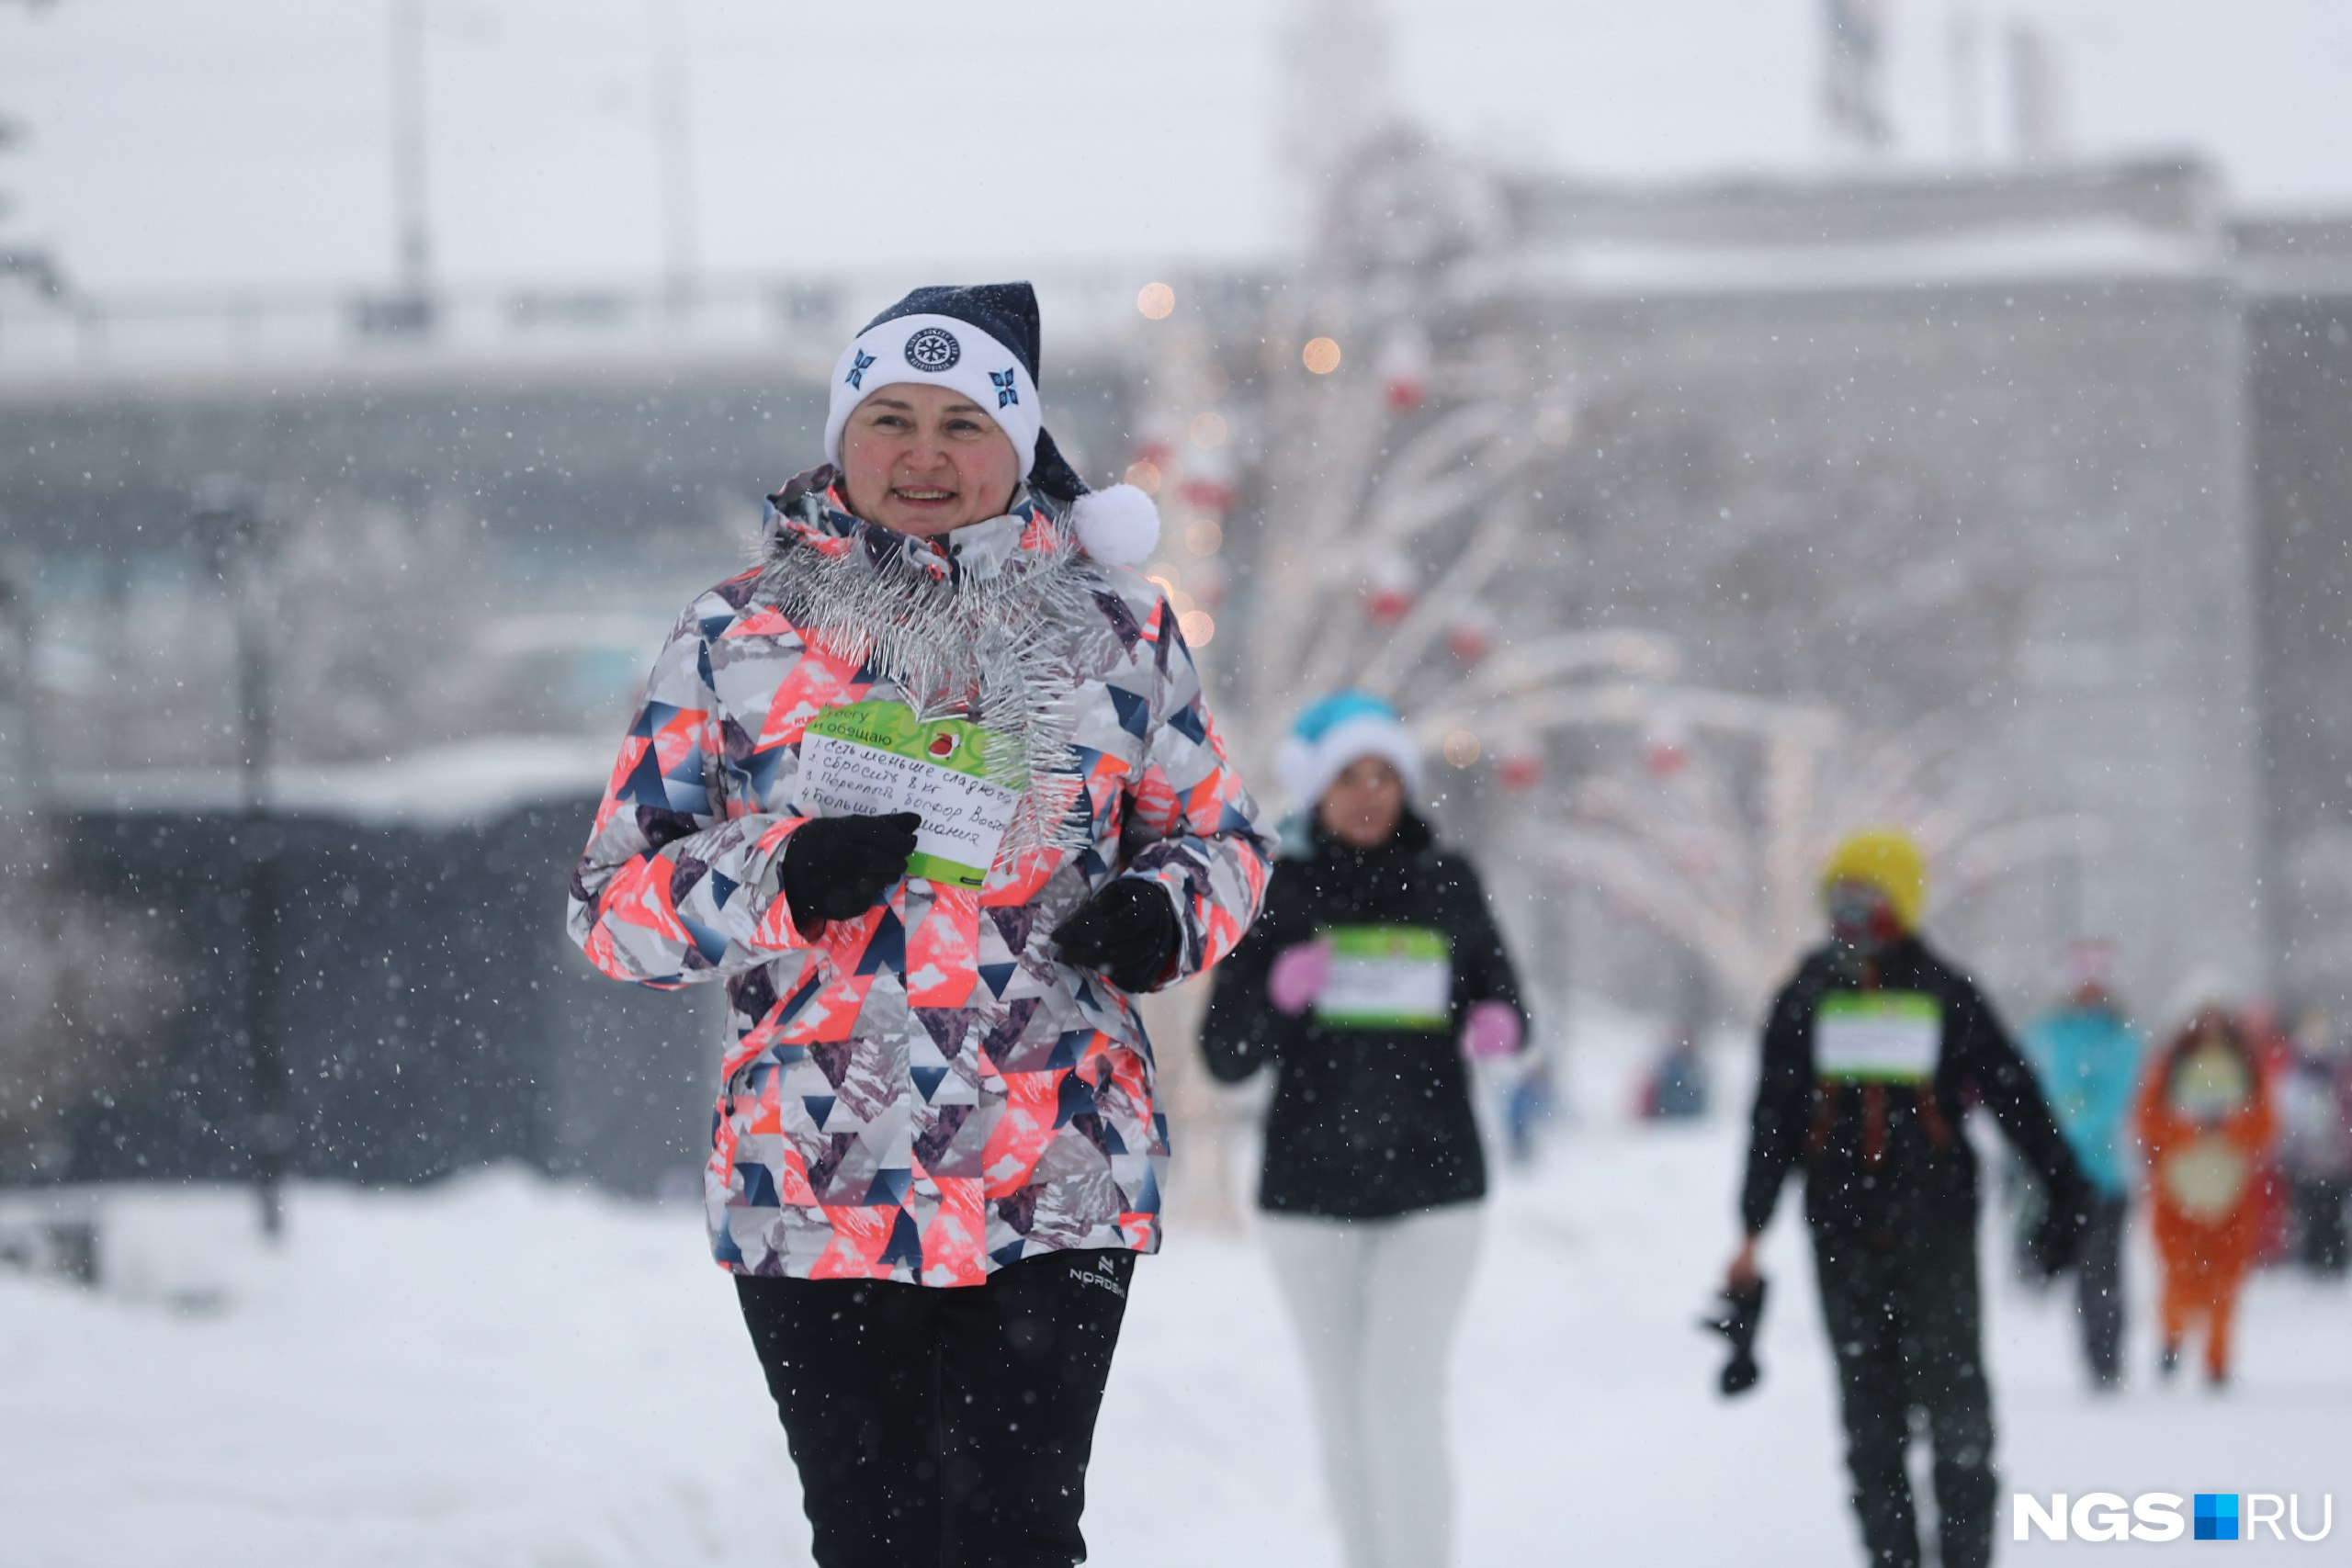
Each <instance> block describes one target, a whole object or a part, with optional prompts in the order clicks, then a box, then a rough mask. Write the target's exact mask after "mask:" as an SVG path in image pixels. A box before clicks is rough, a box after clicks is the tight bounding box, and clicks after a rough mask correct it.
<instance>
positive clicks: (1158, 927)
mask: <svg viewBox="0 0 2352 1568" xmlns="http://www.w3.org/2000/svg"><path fill="white" fill-rule="evenodd" d="M1183 940H1184V928H1183V927H1182V926H1181V925H1179V924H1177V922H1176V904H1175V900H1173V899H1172V898H1170V897H1169V896H1168V889H1166V888H1165V887H1162V886H1160V885H1159V883H1157V882H1152V881H1149V880H1148V879H1146V878H1144V877H1139V876H1114V877H1113V878H1112V879H1111V880H1110V881H1108V882H1106V883H1104V884H1103V886H1100V887H1098V888H1096V889H1095V890H1094V894H1093V896H1092V897H1090V898H1088V899H1087V901H1086V902H1085V903H1083V904H1081V905H1080V906H1079V907H1078V908H1077V910H1076V911H1075V912H1074V913H1072V914H1071V915H1070V916H1069V919H1065V920H1063V921H1062V923H1061V924H1060V925H1057V926H1056V927H1055V928H1054V942H1055V945H1057V947H1059V948H1060V949H1061V955H1062V962H1063V963H1065V964H1075V965H1077V966H1078V967H1079V968H1080V969H1091V970H1093V971H1094V972H1095V973H1097V974H1099V975H1101V976H1103V978H1105V979H1107V980H1109V981H1110V982H1111V984H1113V985H1114V986H1116V987H1119V989H1121V990H1123V991H1128V992H1139V991H1148V990H1149V989H1151V988H1152V987H1154V986H1155V985H1157V984H1159V978H1160V976H1163V975H1165V974H1166V973H1167V972H1168V966H1169V965H1170V964H1172V963H1174V962H1175V961H1176V949H1177V947H1178V945H1179V944H1180V943H1182V942H1183Z"/></svg>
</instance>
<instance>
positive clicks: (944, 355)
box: [907, 327, 1004, 408]
mask: <svg viewBox="0 0 2352 1568" xmlns="http://www.w3.org/2000/svg"><path fill="white" fill-rule="evenodd" d="M963 357H964V345H963V344H959V343H957V342H956V334H955V333H951V332H949V331H948V330H947V329H946V328H945V327H925V328H923V329H922V331H921V332H919V333H915V335H914V336H912V337H910V338H909V339H908V340H907V363H908V364H910V365H911V366H913V367H915V368H916V369H918V370H928V371H931V372H932V373H933V374H934V375H936V374H937V373H938V372H940V371H942V370H953V369H955V368H956V361H957V360H959V359H961V358H963ZM1003 406H1004V405H1003V404H1002V403H999V404H998V405H997V407H999V408H1002V407H1003Z"/></svg>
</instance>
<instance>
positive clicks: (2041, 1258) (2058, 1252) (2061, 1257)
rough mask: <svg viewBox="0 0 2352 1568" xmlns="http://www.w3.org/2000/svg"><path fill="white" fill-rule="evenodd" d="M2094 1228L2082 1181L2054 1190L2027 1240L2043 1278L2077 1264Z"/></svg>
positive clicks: (2035, 1265) (2088, 1201) (2087, 1196)
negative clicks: (2038, 1222)
mask: <svg viewBox="0 0 2352 1568" xmlns="http://www.w3.org/2000/svg"><path fill="white" fill-rule="evenodd" d="M2090 1228H2091V1210H2090V1190H2089V1189H2088V1188H2087V1187H2086V1186H2084V1185H2083V1184H2082V1183H2081V1182H2079V1181H2077V1182H2076V1183H2075V1186H2074V1187H2073V1188H2072V1189H2070V1190H2066V1191H2064V1192H2052V1193H2051V1194H2050V1195H2049V1202H2048V1204H2047V1206H2046V1207H2044V1209H2043V1210H2042V1213H2041V1224H2038V1225H2036V1226H2034V1227H2033V1235H2031V1236H2030V1238H2029V1239H2028V1241H2027V1243H2026V1247H2027V1250H2028V1251H2029V1252H2030V1254H2031V1255H2032V1257H2033V1265H2034V1267H2035V1268H2037V1269H2041V1273H2042V1277H2043V1278H2044V1279H2053V1280H2054V1279H2056V1278H2057V1277H2058V1276H2059V1275H2061V1274H2064V1272H2065V1271H2066V1270H2067V1269H2070V1268H2072V1267H2074V1263H2075V1255H2076V1254H2078V1253H2080V1252H2081V1251H2082V1249H2083V1237H2084V1235H2086V1234H2087V1233H2088V1232H2089V1230H2090Z"/></svg>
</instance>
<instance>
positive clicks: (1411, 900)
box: [1202, 692, 1527, 1568]
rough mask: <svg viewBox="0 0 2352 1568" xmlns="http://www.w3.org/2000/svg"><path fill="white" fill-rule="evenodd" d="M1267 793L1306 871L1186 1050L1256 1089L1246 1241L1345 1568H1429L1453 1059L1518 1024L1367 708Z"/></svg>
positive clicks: (1451, 1271) (1458, 1286) (1401, 747)
mask: <svg viewBox="0 0 2352 1568" xmlns="http://www.w3.org/2000/svg"><path fill="white" fill-rule="evenodd" d="M1283 783H1284V784H1285V785H1286V786H1287V787H1288V789H1289V791H1290V794H1291V796H1292V798H1293V800H1294V801H1295V802H1297V803H1299V804H1301V805H1302V806H1303V807H1306V808H1307V810H1306V821H1305V822H1304V824H1303V828H1304V831H1305V840H1306V842H1305V847H1304V852H1303V853H1300V854H1298V855H1296V856H1295V857H1293V856H1291V855H1289V854H1287V853H1286V855H1285V858H1284V859H1283V861H1282V863H1280V864H1279V865H1278V867H1277V868H1276V871H1275V874H1274V877H1273V881H1272V886H1270V887H1269V888H1268V890H1267V894H1266V908H1265V913H1264V914H1263V915H1262V916H1261V918H1260V919H1259V921H1258V924H1257V925H1256V926H1255V927H1254V928H1253V929H1252V930H1251V931H1250V934H1249V935H1248V936H1247V937H1246V938H1244V939H1243V940H1242V942H1241V944H1240V945H1239V946H1238V947H1237V948H1236V949H1235V950H1234V952H1233V955H1232V956H1231V957H1230V958H1228V959H1227V960H1226V962H1225V963H1224V964H1222V965H1220V966H1219V968H1218V969H1217V971H1216V976H1215V977H1214V988H1213V989H1212V991H1211V993H1210V998H1209V1010H1208V1017H1207V1021H1206V1022H1205V1023H1204V1026H1203V1030H1202V1043H1203V1044H1204V1046H1205V1047H1206V1050H1207V1054H1208V1061H1209V1067H1210V1070H1211V1071H1213V1072H1214V1073H1216V1076H1217V1077H1220V1078H1223V1079H1225V1080H1227V1081H1228V1082H1238V1081H1239V1080H1241V1079H1243V1078H1246V1077H1249V1076H1250V1074H1252V1073H1254V1072H1256V1071H1257V1070H1259V1069H1260V1068H1261V1067H1268V1066H1271V1067H1272V1069H1273V1070H1274V1073H1275V1075H1276V1077H1275V1083H1274V1093H1273V1100H1272V1105H1271V1107H1270V1108H1269V1109H1268V1111H1267V1114H1266V1131H1265V1145H1266V1147H1265V1167H1264V1171H1263V1175H1262V1177H1261V1181H1260V1184H1259V1188H1258V1202H1259V1206H1260V1207H1261V1209H1262V1210H1263V1211H1264V1213H1263V1218H1262V1234H1263V1235H1264V1237H1265V1246H1266V1252H1267V1256H1268V1258H1269V1259H1270V1260H1271V1261H1272V1265H1273V1270H1274V1277H1275V1280H1276V1283H1277V1284H1278V1285H1279V1286H1280V1288H1281V1291H1282V1295H1283V1303H1284V1304H1285V1305H1286V1306H1287V1307H1288V1309H1289V1312H1290V1315H1291V1318H1292V1321H1293V1324H1294V1325H1295V1327H1296V1329H1297V1331H1298V1337H1299V1345H1300V1348H1301V1350H1302V1352H1303V1353H1304V1355H1305V1358H1306V1371H1307V1381H1308V1383H1309V1385H1310V1386H1311V1388H1312V1389H1313V1391H1314V1394H1315V1404H1316V1411H1317V1426H1318V1428H1319V1431H1320V1435H1321V1439H1322V1452H1323V1469H1324V1476H1325V1481H1326V1483H1327V1485H1328V1487H1329V1495H1330V1502H1331V1506H1332V1510H1333V1512H1334V1513H1335V1515H1336V1516H1337V1517H1338V1521H1339V1526H1340V1538H1341V1540H1342V1542H1343V1543H1344V1546H1345V1548H1346V1552H1345V1560H1346V1562H1347V1563H1348V1565H1349V1568H1442V1564H1443V1563H1444V1562H1446V1560H1447V1553H1448V1550H1449V1541H1450V1540H1451V1535H1452V1514H1453V1501H1452V1496H1453V1483H1452V1478H1451V1467H1450V1466H1449V1464H1448V1461H1447V1458H1446V1445H1445V1435H1444V1434H1445V1387H1446V1379H1445V1371H1446V1359H1447V1356H1448V1353H1449V1351H1450V1349H1451V1347H1452V1345H1453V1334H1454V1329H1455V1326H1456V1325H1457V1323H1458V1322H1459V1320H1460V1317H1461V1314H1462V1306H1463V1303H1464V1297H1465V1296H1466V1295H1467V1293H1468V1290H1469V1283H1470V1275H1471V1270H1472V1269H1473V1267H1474V1265H1475V1264H1476V1261H1477V1257H1478V1250H1479V1232H1480V1219H1479V1213H1478V1210H1479V1200H1480V1199H1482V1198H1483V1197H1484V1196H1485V1195H1486V1190H1487V1173H1486V1164H1485V1160H1484V1157H1483V1156H1482V1155H1481V1153H1480V1150H1479V1145H1478V1128H1477V1124H1476V1118H1475V1116H1474V1114H1473V1112H1472V1110H1471V1099H1470V1094H1471V1090H1470V1074H1469V1071H1468V1068H1467V1066H1466V1065H1465V1063H1464V1055H1465V1054H1467V1055H1472V1056H1476V1057H1484V1058H1497V1057H1503V1056H1509V1055H1514V1054H1517V1053H1520V1052H1521V1051H1523V1050H1524V1049H1525V1046H1526V1043H1527V1020H1526V1015H1525V1014H1524V1012H1523V1011H1522V1010H1521V1006H1520V1001H1519V984H1518V981H1517V978H1516V977H1515V976H1514V975H1513V974H1512V972H1511V965H1510V958H1509V957H1508V956H1507V955H1506V953H1504V951H1503V942H1502V937H1501V934H1500V933H1499V931H1497V929H1496V926H1495V921H1494V917H1493V915H1492V914H1491V912H1490V911H1489V910H1488V908H1487V900H1486V896H1485V894H1484V893H1483V892H1482V891H1481V889H1480V887H1479V884H1478V878H1477V876H1476V874H1475V873H1474V872H1473V871H1472V869H1471V866H1470V863H1469V862H1468V861H1466V860H1465V859H1464V858H1463V857H1462V856H1461V855H1459V854H1457V853H1453V852H1449V851H1446V850H1443V849H1441V848H1440V847H1439V846H1438V843H1437V840H1436V838H1435V836H1434V835H1433V834H1432V833H1431V832H1430V828H1429V825H1428V823H1427V822H1425V821H1424V820H1423V819H1422V818H1421V817H1420V816H1419V813H1418V812H1417V811H1416V810H1415V809H1414V806H1413V803H1414V802H1415V801H1416V800H1418V799H1419V796H1420V793H1421V761H1420V753H1419V748H1418V747H1417V746H1416V745H1415V743H1414V740H1413V738H1412V735H1411V732H1410V731H1408V729H1407V728H1405V726H1404V725H1403V724H1402V723H1400V722H1399V721H1398V719H1397V716H1396V715H1395V714H1394V713H1393V712H1392V711H1390V709H1389V708H1388V706H1387V705H1386V704H1385V703H1383V702H1381V701H1380V700H1379V699H1377V698H1375V697H1372V696H1369V695H1366V694H1363V693H1360V692H1343V693H1340V694H1338V695H1335V696H1332V697H1329V698H1326V699H1324V700H1323V701H1321V702H1319V703H1317V704H1316V705H1313V706H1311V707H1309V708H1308V709H1307V710H1306V712H1305V713H1304V714H1303V715H1301V716H1300V718H1299V720H1298V724H1297V728H1296V729H1295V732H1294V733H1293V735H1292V737H1291V739H1290V741H1289V743H1288V744H1287V746H1286V747H1285V748H1284V751H1283Z"/></svg>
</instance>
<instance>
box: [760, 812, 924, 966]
mask: <svg viewBox="0 0 2352 1568" xmlns="http://www.w3.org/2000/svg"><path fill="white" fill-rule="evenodd" d="M921 827H922V818H921V817H920V816H918V815H916V814H915V813H914V812H911V811H894V812H892V813H891V814H890V815H889V816H888V817H813V818H809V820H808V821H806V822H803V823H802V824H800V826H799V827H797V828H795V829H793V830H792V836H791V837H790V838H788V839H786V840H785V841H784V864H783V865H782V866H781V867H780V868H779V869H778V871H777V873H776V885H777V886H779V887H781V888H782V889H783V891H784V905H785V908H787V909H789V910H791V911H792V923H793V924H794V925H795V926H796V927H797V928H798V929H799V931H800V934H801V935H802V936H803V937H814V936H815V935H816V934H817V932H818V931H819V930H820V928H822V927H823V925H824V923H825V922H826V921H827V920H847V919H855V918H856V917H858V916H860V915H863V914H864V913H865V911H866V910H868V909H871V908H874V906H875V905H876V904H878V903H880V902H881V901H882V896H883V895H884V894H885V893H887V892H888V891H889V889H890V886H891V885H892V884H893V883H895V882H897V881H898V880H899V877H901V876H904V875H905V874H906V872H907V857H908V856H910V855H911V854H913V853H914V852H915V830H916V829H919V828H921Z"/></svg>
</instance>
